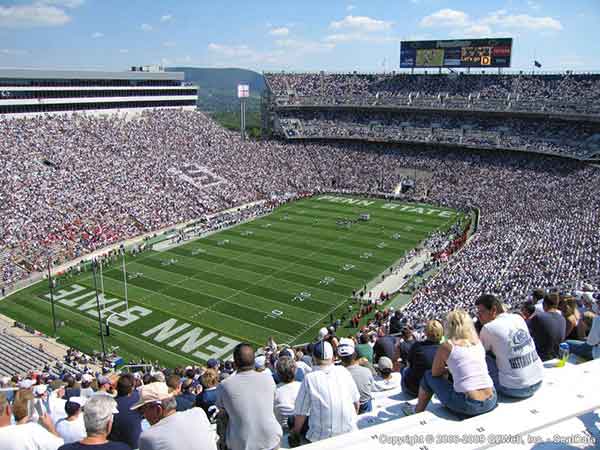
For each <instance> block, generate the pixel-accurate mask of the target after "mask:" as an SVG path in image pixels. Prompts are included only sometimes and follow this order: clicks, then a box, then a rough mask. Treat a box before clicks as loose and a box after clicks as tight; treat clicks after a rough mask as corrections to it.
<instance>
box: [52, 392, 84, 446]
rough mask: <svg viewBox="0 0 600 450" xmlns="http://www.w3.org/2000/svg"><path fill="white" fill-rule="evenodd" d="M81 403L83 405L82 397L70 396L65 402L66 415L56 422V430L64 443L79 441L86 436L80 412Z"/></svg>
mask: <svg viewBox="0 0 600 450" xmlns="http://www.w3.org/2000/svg"><path fill="white" fill-rule="evenodd" d="M83 405H85V399H84V398H83V397H71V398H70V399H69V401H68V402H67V403H65V412H66V413H67V417H66V418H63V419H60V420H58V421H57V422H56V431H57V433H58V434H59V435H60V437H61V438H63V440H64V441H65V444H70V443H71V442H77V441H80V440H82V439H85V437H86V436H87V433H86V432H85V423H84V422H83V414H81V408H82V407H83Z"/></svg>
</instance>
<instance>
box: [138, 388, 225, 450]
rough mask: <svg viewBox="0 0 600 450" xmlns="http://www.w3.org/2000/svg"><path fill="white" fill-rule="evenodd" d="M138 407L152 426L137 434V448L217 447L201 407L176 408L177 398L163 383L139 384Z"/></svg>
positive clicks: (211, 449)
mask: <svg viewBox="0 0 600 450" xmlns="http://www.w3.org/2000/svg"><path fill="white" fill-rule="evenodd" d="M131 409H132V410H138V411H139V412H140V413H141V414H142V415H143V416H144V417H145V418H146V420H147V421H148V423H150V425H151V427H150V428H148V429H147V430H145V431H143V432H142V434H141V435H140V446H139V448H140V450H158V449H160V450H192V449H194V450H216V448H217V446H216V442H215V439H214V438H213V435H212V432H211V431H210V429H209V427H210V423H209V422H208V418H207V417H206V413H205V412H204V411H203V410H202V409H201V408H192V409H188V410H187V411H181V412H177V411H176V409H177V401H176V400H175V397H174V396H173V395H172V394H171V393H169V387H168V386H167V384H166V383H163V382H155V383H150V384H147V385H145V386H143V387H142V389H141V392H140V400H139V401H138V402H137V403H136V404H135V405H133V406H132V407H131Z"/></svg>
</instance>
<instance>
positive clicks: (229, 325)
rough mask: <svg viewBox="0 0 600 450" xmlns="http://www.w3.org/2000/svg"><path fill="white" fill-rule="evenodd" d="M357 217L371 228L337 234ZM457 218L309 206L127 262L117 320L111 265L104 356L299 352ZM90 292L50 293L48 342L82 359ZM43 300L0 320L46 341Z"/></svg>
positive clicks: (90, 346) (320, 202)
mask: <svg viewBox="0 0 600 450" xmlns="http://www.w3.org/2000/svg"><path fill="white" fill-rule="evenodd" d="M359 201H360V202H361V203H360V204H357V203H358V202H359ZM394 205H395V206H394ZM361 213H369V214H370V215H371V219H370V220H369V221H360V220H359V221H357V222H356V223H353V224H352V225H351V226H349V227H346V226H343V225H339V224H338V223H337V222H338V221H343V220H356V219H358V216H359V215H360V214H361ZM459 217H460V213H457V212H456V211H452V210H449V209H444V208H437V207H435V208H434V207H428V206H427V205H414V204H402V203H394V204H393V205H392V204H390V203H389V202H387V201H384V200H378V199H359V198H349V197H339V196H319V197H314V198H311V199H304V200H300V201H296V202H293V203H289V204H286V205H284V206H282V207H280V208H278V209H277V210H276V211H274V212H273V213H272V214H270V215H267V216H264V217H261V218H259V219H256V220H253V221H251V222H246V223H244V224H241V225H238V226H235V227H233V228H230V229H228V230H224V231H221V232H218V233H215V234H211V235H209V236H208V237H205V238H202V239H198V240H194V241H190V242H188V243H186V244H184V245H181V246H178V247H174V248H171V249H169V250H167V251H163V252H154V251H151V252H146V253H143V254H141V255H138V256H136V257H132V256H129V255H128V256H127V274H128V281H127V291H128V300H129V308H130V315H129V316H124V314H125V305H124V301H123V299H124V298H125V293H124V283H123V273H122V271H121V267H120V264H119V263H114V264H113V265H109V266H107V267H105V268H104V270H103V275H104V277H103V286H104V293H105V297H104V298H105V300H104V301H105V303H106V304H105V305H104V307H105V308H106V309H107V311H106V312H105V313H104V315H103V322H104V321H105V320H106V318H107V317H108V316H109V315H110V314H111V313H114V312H118V313H121V315H115V316H114V319H111V321H110V323H111V333H110V336H108V337H106V338H105V339H106V343H107V348H108V347H112V346H118V347H119V351H118V353H119V354H120V355H122V356H124V357H125V359H129V358H134V359H139V358H140V357H144V358H145V359H151V360H159V361H161V362H162V363H163V364H166V365H170V366H177V365H188V364H192V363H198V362H201V361H205V360H206V359H207V358H208V357H219V358H223V357H227V356H228V355H229V354H230V353H231V350H232V348H233V346H234V345H235V344H236V343H237V342H240V341H248V342H251V343H253V344H255V345H256V346H263V345H264V344H265V342H266V340H267V338H268V337H269V336H273V337H274V339H275V341H276V342H277V343H290V344H292V343H295V344H297V343H303V342H308V341H311V340H313V339H314V337H315V335H316V333H317V330H318V329H319V328H320V327H322V326H323V325H328V324H329V319H330V315H333V316H334V318H340V317H341V316H342V315H343V314H345V313H346V312H347V306H348V302H349V300H350V296H351V294H352V291H353V290H355V289H356V290H359V289H360V288H361V287H362V286H363V285H365V284H367V283H369V282H371V281H372V280H373V279H375V278H376V277H378V276H379V275H380V274H381V273H382V272H384V271H385V270H387V269H388V268H389V267H390V266H391V265H392V264H393V263H394V262H395V261H397V260H398V259H399V258H401V257H402V256H403V255H404V253H405V252H406V251H408V250H410V249H412V248H414V247H415V246H417V245H418V244H419V243H420V242H421V241H423V239H425V238H426V237H427V236H428V235H429V234H430V233H431V232H433V231H435V230H438V229H442V230H444V229H447V228H449V227H450V226H452V224H453V223H454V222H455V221H456V220H457V219H458V218H459ZM98 284H99V281H98ZM94 293H95V291H94V282H93V277H92V274H91V273H90V272H87V273H84V274H82V275H80V276H77V277H72V278H69V279H62V280H61V281H60V283H59V286H58V287H57V289H56V290H55V304H56V316H57V318H58V320H59V321H64V322H65V326H63V327H60V328H59V329H58V336H59V337H60V340H61V341H62V342H63V343H65V344H67V345H71V346H74V347H77V348H80V349H81V350H83V351H86V352H91V351H92V350H99V349H100V343H99V335H98V316H97V308H96V297H95V295H94ZM47 294H48V287H47V282H41V283H38V284H36V285H34V286H32V287H30V288H28V289H25V290H23V291H20V292H17V293H16V294H14V295H12V296H10V297H8V298H6V299H4V300H2V301H0V313H2V314H5V315H7V316H9V317H11V318H13V319H15V320H18V321H20V322H23V323H26V324H28V325H30V326H32V327H33V328H35V329H38V330H40V331H43V332H45V333H47V334H51V332H52V319H51V308H50V302H49V301H48V299H47ZM344 325H347V321H346V323H345V324H344ZM345 331H347V329H344V330H342V333H343V332H345Z"/></svg>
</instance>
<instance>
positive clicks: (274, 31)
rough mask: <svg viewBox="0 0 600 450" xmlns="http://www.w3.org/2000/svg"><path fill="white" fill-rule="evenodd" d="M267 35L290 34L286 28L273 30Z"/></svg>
mask: <svg viewBox="0 0 600 450" xmlns="http://www.w3.org/2000/svg"><path fill="white" fill-rule="evenodd" d="M269 34H270V35H271V36H287V35H289V34H290V30H289V28H286V27H279V28H273V29H271V30H269Z"/></svg>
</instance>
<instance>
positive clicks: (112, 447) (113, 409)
mask: <svg viewBox="0 0 600 450" xmlns="http://www.w3.org/2000/svg"><path fill="white" fill-rule="evenodd" d="M118 412H119V411H118V410H117V402H115V400H114V399H113V398H112V397H109V396H108V395H94V396H92V397H91V398H90V399H89V400H87V401H86V403H85V407H84V409H83V421H84V422H85V432H86V434H87V436H86V437H85V438H83V439H82V440H81V441H79V442H72V443H70V444H65V445H63V446H62V447H59V450H131V447H129V445H127V444H125V443H123V442H113V441H109V440H108V435H109V434H110V430H111V428H112V424H113V415H114V414H117V413H118Z"/></svg>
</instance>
